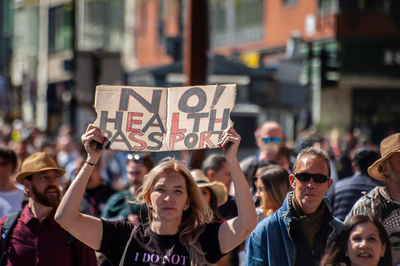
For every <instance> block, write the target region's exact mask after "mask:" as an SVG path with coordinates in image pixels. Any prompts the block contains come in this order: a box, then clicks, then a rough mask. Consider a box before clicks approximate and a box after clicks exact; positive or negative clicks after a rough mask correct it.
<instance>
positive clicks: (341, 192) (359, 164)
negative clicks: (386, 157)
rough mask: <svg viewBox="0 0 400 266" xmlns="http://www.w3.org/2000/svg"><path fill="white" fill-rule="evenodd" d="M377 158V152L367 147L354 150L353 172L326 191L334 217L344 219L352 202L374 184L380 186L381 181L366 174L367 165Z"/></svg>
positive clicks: (373, 186)
mask: <svg viewBox="0 0 400 266" xmlns="http://www.w3.org/2000/svg"><path fill="white" fill-rule="evenodd" d="M377 159H379V153H378V152H377V151H374V150H372V149H370V148H368V147H361V148H359V149H357V150H356V152H355V154H354V156H353V161H352V167H353V169H355V172H354V174H353V175H352V176H350V177H345V178H343V179H340V180H338V181H337V182H335V183H334V184H333V186H332V189H330V190H329V191H328V198H329V199H330V201H331V204H332V212H333V215H334V216H335V217H337V218H338V219H340V220H341V221H344V219H345V218H346V215H347V214H348V213H349V211H350V210H351V208H352V207H353V205H354V203H355V202H356V201H357V200H358V199H359V198H361V197H362V196H363V195H365V194H366V193H368V192H369V191H370V190H371V189H373V188H375V187H376V186H382V185H384V183H383V182H382V181H379V180H376V179H375V178H372V177H371V176H370V175H369V174H368V167H369V166H370V165H371V164H372V163H373V162H375V161H376V160H377Z"/></svg>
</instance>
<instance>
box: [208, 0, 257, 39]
mask: <svg viewBox="0 0 400 266" xmlns="http://www.w3.org/2000/svg"><path fill="white" fill-rule="evenodd" d="M210 14H211V15H210V17H211V23H210V24H211V41H212V45H213V46H214V47H218V46H224V45H232V44H240V43H248V42H255V41H261V40H262V39H263V38H264V20H263V19H264V18H263V16H264V15H263V14H264V4H263V0H226V1H223V0H213V1H210Z"/></svg>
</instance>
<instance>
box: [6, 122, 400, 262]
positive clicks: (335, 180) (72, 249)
mask: <svg viewBox="0 0 400 266" xmlns="http://www.w3.org/2000/svg"><path fill="white" fill-rule="evenodd" d="M254 136H255V141H256V144H257V146H258V151H257V153H256V154H254V155H251V156H248V157H246V158H243V159H242V160H239V158H238V157H240V156H239V155H240V154H239V146H240V142H241V136H240V135H239V134H238V133H237V132H236V131H235V129H234V128H227V129H226V130H225V131H224V133H223V134H222V136H221V138H220V141H219V146H220V148H221V149H220V150H213V151H210V153H209V154H207V153H206V157H205V158H204V160H202V162H201V163H200V164H199V163H197V165H201V167H198V168H196V169H194V168H192V167H191V166H190V165H187V164H186V163H185V162H181V161H179V160H178V159H177V158H173V157H165V158H163V159H161V160H156V159H155V157H154V154H152V153H144V152H142V153H132V152H122V151H109V150H105V149H99V148H98V147H99V145H100V146H101V145H102V144H103V143H105V138H104V136H103V133H102V132H101V130H100V128H98V127H97V126H95V125H92V124H91V125H89V126H88V128H87V130H86V132H84V133H83V134H82V136H81V144H78V142H77V141H76V140H75V139H74V137H73V135H72V131H71V130H70V129H69V128H68V127H64V126H63V127H61V128H60V130H59V133H58V135H57V137H56V139H55V140H54V142H51V141H49V139H50V138H49V137H48V136H47V135H46V134H44V133H43V132H41V131H40V130H38V129H37V128H35V127H33V126H28V125H26V124H25V123H24V122H22V121H15V122H14V124H13V125H11V126H4V127H2V129H1V130H0V229H1V238H2V239H1V242H0V251H1V261H0V265H1V266H3V265H101V266H107V265H332V266H333V265H400V133H394V132H393V133H391V134H388V136H387V137H386V138H385V139H383V140H382V141H381V143H379V145H374V144H372V143H369V142H367V141H366V139H365V138H362V137H361V136H356V135H354V134H349V133H347V134H346V137H345V138H344V140H343V141H339V140H338V139H334V140H333V139H329V138H324V137H322V136H320V135H319V134H317V132H315V131H308V132H307V133H305V132H302V133H301V134H298V138H297V139H296V141H295V142H294V144H290V143H288V142H287V141H286V139H285V134H284V131H283V129H282V127H281V126H280V125H279V124H278V123H277V122H275V121H266V122H264V123H263V124H262V125H261V126H260V127H259V128H258V129H257V130H256V131H255V133H254ZM240 158H241V157H240Z"/></svg>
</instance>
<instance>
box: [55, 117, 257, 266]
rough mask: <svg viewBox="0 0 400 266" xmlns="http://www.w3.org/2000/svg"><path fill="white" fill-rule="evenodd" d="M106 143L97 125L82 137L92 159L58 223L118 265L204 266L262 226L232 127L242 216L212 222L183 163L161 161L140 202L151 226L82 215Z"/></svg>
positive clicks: (228, 137)
mask: <svg viewBox="0 0 400 266" xmlns="http://www.w3.org/2000/svg"><path fill="white" fill-rule="evenodd" d="M95 142H100V143H103V142H104V140H103V136H102V134H101V132H100V130H99V128H98V127H96V126H94V125H89V126H88V128H87V130H86V133H84V134H83V135H82V143H83V145H84V147H85V149H86V151H87V161H86V163H85V164H84V166H83V167H82V169H81V170H80V172H79V173H78V175H77V176H76V178H75V179H74V181H73V182H72V184H71V186H70V187H69V189H68V191H67V192H66V194H65V196H64V197H63V199H62V201H61V204H60V206H59V208H58V210H57V213H56V216H55V219H56V221H57V222H58V223H59V224H60V225H62V226H63V227H64V228H65V229H66V230H67V231H68V232H70V233H71V234H72V235H73V236H75V237H76V238H78V239H79V240H81V241H82V242H83V243H85V244H86V245H88V246H90V247H92V248H93V249H95V250H98V251H100V252H102V253H103V254H105V255H106V257H107V258H108V259H109V260H110V261H111V262H112V264H113V265H138V264H140V265H204V264H205V263H206V262H209V263H214V262H216V261H218V260H219V259H220V258H221V257H222V256H223V254H226V253H228V252H229V251H230V250H232V249H233V248H235V247H236V246H237V245H239V244H240V243H242V242H243V241H244V240H245V238H246V237H247V236H248V235H249V234H250V232H251V231H252V230H253V228H254V227H255V225H256V223H257V218H256V213H255V209H254V203H253V200H252V195H251V193H250V189H249V187H248V185H247V182H246V179H245V177H244V175H243V172H242V171H241V169H240V166H239V163H238V160H237V157H236V154H237V150H238V147H239V143H240V136H239V135H238V134H237V133H236V131H235V130H234V129H233V128H229V129H227V130H225V132H224V134H223V135H222V138H221V140H220V142H219V143H220V146H221V147H222V148H223V151H224V156H225V158H226V161H227V163H228V165H229V167H230V170H231V172H232V179H233V183H234V186H235V191H236V199H237V207H238V213H239V215H238V217H235V218H232V219H230V220H227V221H225V222H223V223H212V222H211V221H212V219H213V216H212V212H211V210H210V208H209V207H208V205H207V204H206V202H205V201H204V199H203V197H202V195H201V192H200V190H199V188H198V187H197V185H196V183H195V181H194V180H193V178H192V177H191V175H190V173H189V172H188V170H187V169H186V168H185V167H184V166H183V165H182V164H181V163H179V162H178V161H176V160H174V159H167V160H164V161H162V162H160V163H159V164H158V165H157V166H156V167H154V168H153V169H152V170H151V171H150V172H149V173H148V174H147V176H146V178H145V181H144V184H143V187H142V190H141V192H140V193H139V195H138V200H139V201H141V202H144V203H145V204H146V205H147V207H148V210H149V224H147V225H140V226H138V227H134V226H133V225H132V224H130V223H127V222H123V221H106V220H101V219H98V218H95V217H91V216H87V215H84V214H82V213H80V212H79V205H80V201H81V199H82V196H83V193H84V191H85V186H86V184H87V182H88V179H89V177H90V174H91V172H92V170H93V166H94V165H95V164H96V163H97V161H98V159H99V157H100V154H101V150H97V149H96V148H95V146H96V143H95Z"/></svg>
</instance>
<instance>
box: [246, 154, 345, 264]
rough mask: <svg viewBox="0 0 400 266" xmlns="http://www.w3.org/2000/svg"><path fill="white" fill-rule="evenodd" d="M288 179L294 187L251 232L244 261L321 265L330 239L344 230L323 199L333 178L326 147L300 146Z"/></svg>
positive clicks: (248, 262) (251, 262)
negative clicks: (300, 148) (278, 206)
mask: <svg viewBox="0 0 400 266" xmlns="http://www.w3.org/2000/svg"><path fill="white" fill-rule="evenodd" d="M289 182H290V185H291V187H292V188H293V191H290V192H289V193H288V194H287V195H286V198H285V201H284V202H283V204H282V206H281V207H280V208H279V209H278V210H277V211H276V212H274V213H273V214H271V215H270V216H268V217H267V218H265V219H264V220H262V221H261V222H260V223H258V225H257V227H256V229H254V231H253V232H252V233H251V235H250V236H249V238H248V240H247V243H246V251H245V265H318V264H319V261H320V260H321V258H322V255H323V252H324V250H325V247H326V243H327V240H328V239H329V238H330V237H332V236H334V235H336V234H338V233H339V231H340V230H341V228H342V226H343V223H342V222H341V221H340V220H339V219H337V218H335V217H333V216H332V214H331V210H330V209H329V207H328V204H327V203H326V202H325V200H324V195H325V193H326V191H328V189H329V187H330V186H331V185H332V182H333V181H332V179H331V178H330V167H329V157H328V154H327V153H326V152H325V151H324V150H322V149H320V148H317V147H308V148H305V149H303V150H301V151H300V153H299V154H298V155H297V158H296V161H295V163H294V168H293V173H292V174H290V175H289Z"/></svg>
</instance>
